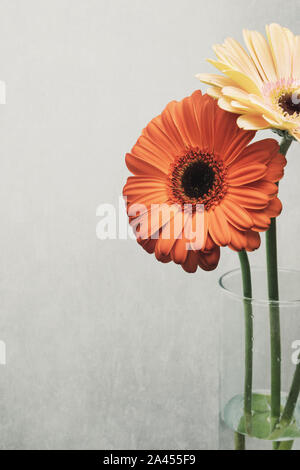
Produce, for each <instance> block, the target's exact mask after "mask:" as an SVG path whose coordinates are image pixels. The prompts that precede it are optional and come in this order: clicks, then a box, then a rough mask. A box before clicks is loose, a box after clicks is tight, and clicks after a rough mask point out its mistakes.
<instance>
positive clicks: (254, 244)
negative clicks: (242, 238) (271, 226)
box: [246, 230, 260, 251]
mask: <svg viewBox="0 0 300 470" xmlns="http://www.w3.org/2000/svg"><path fill="white" fill-rule="evenodd" d="M246 236H247V247H246V250H247V251H254V250H257V248H259V247H260V236H259V233H258V232H253V231H252V230H249V232H246Z"/></svg>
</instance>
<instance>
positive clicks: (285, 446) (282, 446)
mask: <svg viewBox="0 0 300 470" xmlns="http://www.w3.org/2000/svg"><path fill="white" fill-rule="evenodd" d="M278 444H279V445H278V447H277V449H275V450H292V447H293V444H294V441H282V442H278Z"/></svg>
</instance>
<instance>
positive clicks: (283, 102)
mask: <svg viewBox="0 0 300 470" xmlns="http://www.w3.org/2000/svg"><path fill="white" fill-rule="evenodd" d="M278 104H279V106H280V107H281V108H282V109H283V111H284V112H285V113H287V114H289V115H290V116H292V115H293V114H294V113H297V114H300V95H297V94H296V93H292V94H291V93H285V94H284V95H282V96H281V97H280V98H279V100H278Z"/></svg>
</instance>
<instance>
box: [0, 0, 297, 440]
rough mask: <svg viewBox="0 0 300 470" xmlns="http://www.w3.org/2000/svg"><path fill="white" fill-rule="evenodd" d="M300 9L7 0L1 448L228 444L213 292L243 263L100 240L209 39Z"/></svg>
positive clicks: (290, 238) (290, 190) (230, 0)
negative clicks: (107, 211)
mask: <svg viewBox="0 0 300 470" xmlns="http://www.w3.org/2000/svg"><path fill="white" fill-rule="evenodd" d="M299 7H300V2H299V0H293V1H292V0H290V1H285V2H283V1H282V0H264V1H258V0H257V1H255V0H248V1H247V2H246V1H241V0H222V1H220V0H209V1H206V0H205V1H204V0H188V1H186V0H176V1H175V0H163V1H161V0H151V1H150V0H126V1H125V0H112V1H111V0H42V1H41V0H26V1H25V0H19V1H17V0H0V78H1V79H3V80H5V81H6V84H7V104H6V105H5V106H1V107H0V216H1V227H2V228H1V263H0V270H1V271H0V286H1V290H0V305H1V309H0V310H1V311H0V339H2V340H3V341H5V342H6V346H7V365H6V366H0V447H1V448H3V449H11V448H13V449H61V448H64V449H73V448H80V449H86V448H100V449H104V448H108V449H117V448H121V449H145V448H148V449H151V448H156V449H160V448H161V449H166V448H168V449H192V448H196V449H197V448H200V449H215V448H217V445H218V439H217V428H218V426H217V415H218V365H217V363H218V360H217V358H218V335H217V312H218V305H219V297H218V288H217V279H218V277H219V276H220V274H221V273H223V272H224V271H226V270H228V269H231V268H233V267H236V266H237V265H238V260H237V256H236V254H235V253H233V252H231V251H230V250H227V249H224V250H223V253H222V260H221V262H220V265H219V268H218V269H217V270H216V271H214V272H212V273H205V272H200V271H199V272H197V274H195V275H188V274H186V273H184V271H183V270H182V269H181V268H180V267H178V266H176V265H174V264H170V265H162V264H160V263H158V262H156V261H155V259H154V257H153V256H149V255H147V254H146V253H145V252H144V251H143V250H142V249H140V248H139V247H138V246H137V245H136V243H135V242H134V241H131V240H129V241H124V240H120V241H117V240H112V241H100V240H98V239H97V238H96V233H95V230H96V224H97V221H98V219H97V217H96V208H97V206H98V205H99V204H100V203H103V202H108V203H115V204H116V203H117V202H118V197H119V195H120V193H121V189H122V186H123V184H124V182H125V180H126V177H127V175H128V172H127V170H126V168H125V164H124V154H125V153H126V151H128V150H129V149H130V148H131V147H132V145H133V144H134V142H135V140H136V139H137V137H138V135H139V132H140V130H141V129H142V128H143V127H144V125H145V124H146V123H147V122H148V121H149V120H150V119H151V118H152V117H153V116H155V115H157V114H159V113H160V112H161V110H162V109H163V108H164V106H165V105H166V103H167V102H168V101H170V100H172V99H174V98H175V99H181V98H182V97H184V96H185V95H187V94H190V93H191V92H192V91H193V90H195V89H197V88H199V86H200V84H199V82H198V81H197V80H196V79H195V78H194V75H195V74H196V73H197V72H200V71H212V67H211V66H210V65H209V64H207V63H206V62H205V60H204V59H205V58H206V57H210V56H212V51H211V45H212V44H213V43H216V42H221V41H223V39H224V38H225V37H226V36H227V35H232V36H234V37H235V38H237V39H241V38H242V35H241V30H242V28H244V27H246V28H249V29H259V30H261V31H262V30H263V28H264V25H265V24H266V23H268V22H273V21H276V22H281V23H282V24H284V25H286V26H288V27H290V28H292V29H293V30H294V31H295V32H297V33H299V32H300V20H299V18H300V16H299V9H300V8H299ZM202 89H203V90H204V89H205V86H203V87H202ZM299 172H300V150H299V149H298V147H297V146H296V145H294V148H293V149H292V150H291V152H290V156H289V164H288V167H287V171H286V179H285V180H284V181H283V182H282V184H281V198H282V200H283V202H284V204H285V205H286V207H285V211H284V213H283V215H282V216H281V217H280V223H279V239H280V245H281V251H280V255H279V258H280V264H281V265H284V266H291V267H297V266H299V264H300V249H299V247H298V246H297V245H296V242H297V240H298V236H299V229H300V217H299V208H298V203H297V201H298V200H299V197H300V185H299ZM251 258H252V260H253V262H254V263H257V264H260V263H262V262H263V250H261V252H260V253H258V254H255V255H253V256H252V257H251Z"/></svg>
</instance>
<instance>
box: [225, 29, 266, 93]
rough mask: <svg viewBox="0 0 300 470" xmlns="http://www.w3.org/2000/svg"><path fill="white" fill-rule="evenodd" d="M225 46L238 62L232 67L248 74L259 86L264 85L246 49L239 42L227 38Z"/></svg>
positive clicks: (235, 61)
mask: <svg viewBox="0 0 300 470" xmlns="http://www.w3.org/2000/svg"><path fill="white" fill-rule="evenodd" d="M224 46H225V47H226V49H227V50H229V51H230V53H231V55H232V57H234V58H235V59H236V60H234V61H233V63H232V65H234V66H235V68H237V67H238V68H237V70H240V72H243V73H247V75H249V76H250V77H251V78H252V79H253V80H254V81H255V83H256V84H257V85H258V86H261V85H262V80H261V76H260V74H259V72H258V70H257V68H256V65H255V63H254V61H253V60H252V57H251V56H249V55H248V54H247V52H246V51H245V49H244V48H243V47H242V46H241V45H240V43H239V42H238V41H236V40H235V39H232V38H227V39H226V40H225V42H224Z"/></svg>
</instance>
